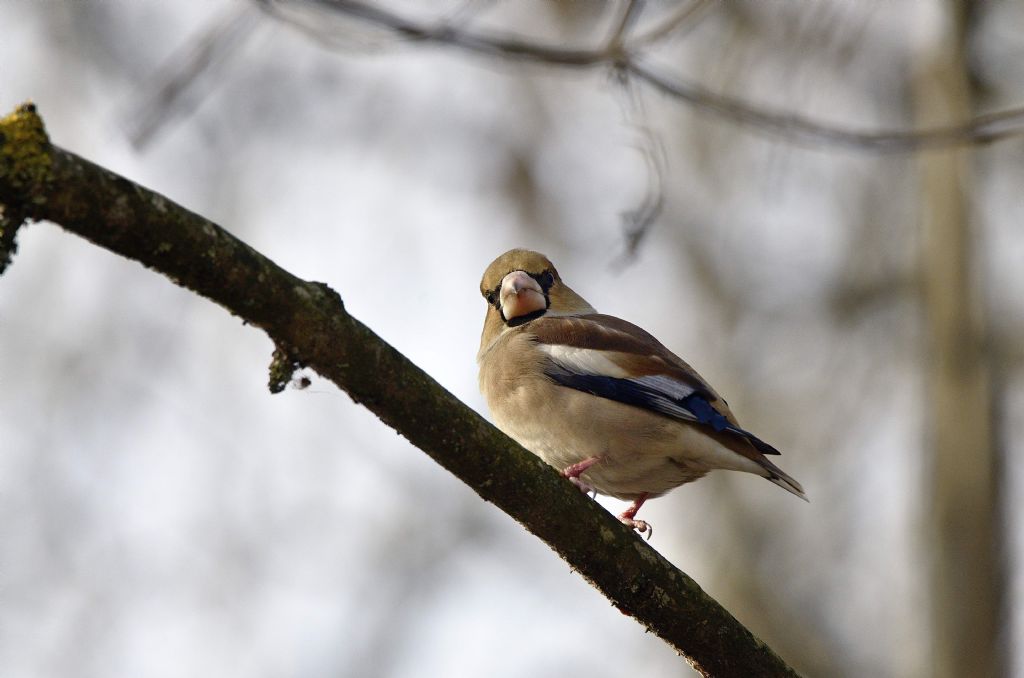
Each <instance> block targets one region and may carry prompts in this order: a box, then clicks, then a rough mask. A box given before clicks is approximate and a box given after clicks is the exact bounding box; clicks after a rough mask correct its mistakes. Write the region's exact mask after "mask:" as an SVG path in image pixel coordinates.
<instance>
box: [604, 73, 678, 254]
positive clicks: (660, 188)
mask: <svg viewBox="0 0 1024 678" xmlns="http://www.w3.org/2000/svg"><path fill="white" fill-rule="evenodd" d="M620 91H621V93H622V97H621V98H622V99H623V101H622V110H623V117H624V118H625V121H626V124H627V125H628V126H629V127H630V128H631V129H633V130H635V131H636V134H637V137H638V138H637V141H636V144H635V147H636V150H637V152H638V153H640V154H641V155H642V156H643V159H644V167H645V169H646V170H647V181H646V182H645V184H646V190H645V192H644V195H643V197H642V198H641V200H640V202H639V203H638V204H637V205H636V206H635V207H633V208H631V209H629V210H626V211H625V212H623V213H622V230H623V235H624V236H625V238H624V239H625V243H624V244H625V247H624V249H623V251H622V252H621V253H620V254H619V256H618V257H616V259H615V263H616V264H617V265H620V266H622V265H625V264H627V263H629V262H630V261H632V260H633V259H634V258H635V257H636V254H637V251H638V250H639V248H640V244H641V243H642V242H643V240H644V239H645V238H646V237H647V235H648V234H649V233H650V231H651V228H652V227H653V226H654V223H655V222H656V221H657V219H658V217H659V216H661V213H662V210H664V208H665V173H666V171H667V168H666V165H667V163H668V161H667V158H666V155H665V144H664V143H663V142H662V140H661V138H660V137H659V136H658V135H657V134H655V132H654V130H653V129H652V128H651V125H650V122H649V121H648V117H647V109H646V107H645V106H644V101H643V99H642V98H641V93H640V92H638V91H637V89H636V86H635V85H634V84H633V83H631V82H630V80H629V76H628V75H627V74H625V73H622V87H621V88H620Z"/></svg>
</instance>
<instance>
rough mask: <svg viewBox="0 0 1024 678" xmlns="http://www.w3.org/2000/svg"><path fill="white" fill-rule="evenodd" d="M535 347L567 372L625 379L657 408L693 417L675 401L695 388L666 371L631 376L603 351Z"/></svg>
mask: <svg viewBox="0 0 1024 678" xmlns="http://www.w3.org/2000/svg"><path fill="white" fill-rule="evenodd" d="M538 348H539V349H540V350H541V351H543V352H544V353H546V354H547V355H548V357H549V358H551V360H552V361H554V363H555V364H556V365H558V366H559V367H561V368H562V369H564V370H566V371H568V372H571V373H575V374H589V375H594V376H599V377H608V378H611V379H625V380H627V381H629V382H630V383H632V384H635V385H637V386H639V387H640V388H641V389H643V390H644V391H646V392H647V393H648V394H649V395H650V397H651V398H652V399H653V400H655V401H657V403H658V405H659V409H661V410H663V411H665V412H666V413H670V414H673V415H675V416H677V417H680V418H683V419H694V416H693V413H692V412H690V411H689V410H687V409H686V408H685V407H683V406H682V405H680V404H679V403H678V401H680V400H682V399H683V398H685V397H686V396H688V395H690V394H692V393H694V392H695V391H696V389H695V388H694V387H693V386H691V385H690V384H687V383H685V382H682V381H679V380H678V379H673V378H672V377H670V376H668V375H667V374H650V375H647V376H643V377H631V376H630V374H629V372H627V371H626V370H624V369H623V368H622V367H620V366H619V365H618V364H617V363H615V361H613V360H612V359H611V358H609V357H608V356H607V355H606V354H605V351H597V350H595V349H592V348H580V347H579V346H566V345H564V344H541V345H540V346H538Z"/></svg>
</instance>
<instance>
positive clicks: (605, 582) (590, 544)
mask: <svg viewBox="0 0 1024 678" xmlns="http://www.w3.org/2000/svg"><path fill="white" fill-rule="evenodd" d="M0 205H2V206H4V211H5V213H7V211H8V210H12V211H13V212H15V213H19V214H24V215H25V216H27V217H28V218H31V219H36V220H41V219H45V220H49V221H52V222H55V223H57V224H59V225H60V226H62V227H63V228H64V229H66V230H68V231H70V232H72V233H75V234H77V235H80V236H82V237H83V238H86V239H87V240H89V241H91V242H93V243H95V244H96V245H99V246H100V247H103V248H105V249H108V250H110V251H112V252H115V253H117V254H120V255H122V256H124V257H127V258H129V259H134V260H136V261H138V262H140V263H142V264H143V265H145V266H147V267H149V268H151V269H153V270H154V271H157V272H159V273H162V274H163V275H166V276H167V277H169V278H170V279H171V280H172V281H174V282H175V283H177V284H178V285H181V286H182V287H185V288H187V289H190V290H192V291H194V292H196V293H198V294H200V295H202V296H204V297H206V298H208V299H210V300H212V301H215V302H216V303H218V304H220V305H221V306H223V307H224V308H226V309H227V310H228V311H230V312H231V313H233V314H234V315H237V316H238V317H239V318H241V319H242V320H243V321H245V322H246V323H248V324H251V325H254V326H256V327H259V328H261V329H262V330H264V331H265V332H266V333H267V335H268V336H269V337H270V339H271V340H272V341H273V342H274V345H275V348H276V354H275V358H274V368H275V369H276V370H277V372H276V374H275V376H274V380H275V381H277V382H278V383H279V382H280V380H281V375H282V372H288V371H289V370H290V369H292V367H294V365H296V364H301V365H305V366H308V367H310V368H312V369H314V370H316V371H317V372H318V373H319V374H321V375H323V376H324V377H326V378H327V379H330V380H331V381H333V382H334V383H335V384H337V385H338V387H340V388H341V389H343V390H344V391H346V392H347V393H348V394H349V396H351V398H352V399H353V400H354V401H355V402H357V403H361V404H362V405H364V406H365V407H367V408H369V409H370V410H372V411H373V412H374V413H375V414H376V415H377V416H378V417H380V419H381V420H382V421H383V422H384V423H386V424H388V425H389V426H391V427H392V428H394V429H395V430H396V431H398V432H399V433H401V434H402V435H403V436H405V437H406V438H408V439H409V441H410V442H412V443H413V444H414V445H416V446H417V447H419V448H420V449H422V450H423V451H424V452H426V453H427V454H428V455H430V457H431V458H433V459H434V460H435V461H437V462H438V463H439V464H441V465H442V466H443V467H445V468H446V469H448V470H449V471H451V472H452V473H453V474H455V475H456V476H457V477H458V478H460V479H461V480H462V481H463V482H465V483H466V484H467V485H469V486H470V487H472V488H473V490H474V491H476V493H477V494H479V495H480V496H481V497H482V498H483V499H484V500H486V501H489V502H492V503H494V504H495V505H496V506H498V507H499V508H500V509H502V510H503V511H505V512H506V513H507V514H509V515H510V516H512V517H513V518H514V519H515V520H517V521H518V522H520V523H521V524H522V525H523V526H524V527H525V528H526V529H527V530H529V531H530V532H532V533H533V534H535V535H536V536H538V537H539V538H540V539H542V540H543V541H544V542H545V543H547V544H548V545H549V546H550V547H551V548H552V549H553V550H555V551H556V552H557V553H558V554H559V555H560V556H561V557H562V558H564V559H565V561H566V562H568V563H569V565H570V566H571V567H572V568H573V569H575V570H577V571H578V572H579V573H580V574H581V575H583V577H584V578H586V579H587V580H588V581H589V582H591V583H592V584H593V585H594V586H595V588H597V589H599V590H600V591H601V592H602V593H604V594H605V596H607V597H608V599H609V600H611V602H612V603H613V604H614V605H615V606H616V607H617V608H619V609H620V610H621V611H622V612H624V613H626V614H629V615H631V616H632V617H634V618H635V619H636V620H637V621H638V622H640V623H641V624H642V625H643V626H644V627H646V628H647V629H648V630H650V631H651V632H653V633H655V634H657V635H658V636H660V637H661V638H663V639H664V640H665V641H666V642H667V643H669V644H670V645H671V646H672V647H673V648H674V649H676V650H677V651H678V652H679V653H681V654H683V655H685V656H686V658H687V659H688V660H689V661H690V663H691V664H692V665H693V666H694V667H695V668H696V669H697V670H698V671H700V672H701V673H703V674H704V675H708V676H744V677H748V678H749V677H758V676H765V677H767V676H795V675H796V673H795V672H794V671H793V670H792V669H791V668H790V667H788V666H787V665H786V664H785V663H784V662H783V661H782V660H781V659H780V658H779V657H778V656H777V655H776V654H775V653H774V652H773V651H772V650H771V649H770V648H769V647H768V646H766V645H765V644H764V643H762V642H761V641H760V640H758V639H757V638H756V637H754V636H753V635H752V634H751V633H750V632H749V631H748V630H747V629H746V628H744V627H743V626H742V625H741V624H740V623H739V622H738V621H736V619H734V618H733V617H732V616H731V615H730V614H729V613H728V612H727V611H726V610H724V609H723V608H722V607H721V606H720V605H718V603H716V602H715V601H714V600H713V599H712V598H711V597H710V596H708V595H707V594H706V593H704V591H702V590H701V589H700V587H699V586H698V585H697V584H696V583H695V582H694V581H693V580H692V579H690V578H689V577H688V576H687V575H686V574H684V573H683V572H681V571H679V570H678V569H676V568H675V567H674V566H673V565H672V564H671V563H669V562H668V561H667V560H666V559H665V558H663V557H662V556H661V555H659V554H658V553H657V552H656V551H654V550H653V549H652V548H651V547H650V546H649V545H647V544H646V543H644V542H643V541H642V540H641V539H639V537H638V536H637V535H635V534H634V533H633V532H632V531H631V530H629V529H627V528H626V527H625V526H623V525H622V524H620V523H619V522H618V521H617V520H615V519H614V518H613V517H612V516H611V515H610V514H609V513H608V512H607V511H605V510H604V509H603V508H601V506H600V505H599V504H597V503H596V502H593V501H591V500H590V499H588V498H587V497H586V496H584V495H583V494H581V493H580V492H579V491H578V490H577V489H576V488H575V487H574V486H572V485H571V484H570V483H567V482H565V481H564V480H563V479H561V478H560V477H559V475H558V474H557V473H556V472H555V471H554V470H553V469H552V468H551V467H549V466H547V465H546V464H545V463H544V462H542V461H541V460H540V459H539V458H538V457H536V456H534V455H533V454H531V453H529V452H527V451H526V450H524V449H523V448H521V447H519V446H518V445H517V444H515V443H514V442H512V440H510V439H509V438H507V437H506V436H505V435H504V434H502V433H501V432H499V431H498V430H497V429H496V428H494V427H493V426H491V425H490V424H488V423H487V422H486V421H484V419H483V418H481V417H480V416H479V415H478V414H477V413H476V412H474V411H472V410H471V409H469V408H468V407H466V406H465V405H464V404H462V403H461V402H460V401H459V400H457V399H456V398H455V397H454V396H453V395H452V394H450V393H449V392H448V391H446V390H445V389H444V388H442V387H441V386H440V385H439V384H438V383H437V382H435V381H434V380H433V379H431V378H430V376H429V375H427V374H426V373H424V372H423V371H422V370H420V369H419V368H417V367H416V366H415V365H413V364H412V363H411V362H409V360H408V359H406V358H405V357H404V356H402V355H401V354H400V353H399V352H398V351H396V350H395V349H394V348H392V347H391V346H390V345H389V344H387V343H386V342H385V341H384V340H382V339H381V338H380V337H378V336H377V335H375V334H374V333H373V332H372V331H371V330H370V329H369V328H367V327H366V326H365V325H363V324H362V323H361V322H359V321H358V320H357V319H355V318H353V317H352V316H351V315H349V314H348V313H347V312H346V311H345V308H344V306H343V305H342V301H341V298H340V297H339V296H338V294H337V293H336V292H334V291H333V290H331V289H330V288H328V287H327V286H326V285H324V284H322V283H316V282H307V281H305V280H301V279H299V278H297V277H295V276H294V275H292V274H291V273H289V272H287V271H285V270H283V269H281V268H280V267H278V266H277V265H276V264H274V263H273V262H272V261H270V260H269V259H267V258H265V257H264V256H263V255H261V254H260V253H259V252H257V251H255V250H254V249H252V248H251V247H249V246H248V245H246V244H245V243H243V242H242V241H240V240H238V239H237V238H235V237H234V236H232V235H231V234H229V233H227V232H226V231H224V230H223V229H221V228H219V227H218V226H217V225H215V224H213V223H211V222H210V221H207V220H206V219H204V218H202V217H201V216H199V215H196V214H193V213H192V212H189V211H188V210H186V209H184V208H183V207H180V206H179V205H177V204H175V203H173V202H171V201H170V200H168V199H167V198H164V197H163V196H161V195H158V194H156V193H153V192H151V191H149V190H147V189H145V188H142V187H141V186H138V185H137V184H134V183H132V182H131V181H129V180H127V179H125V178H123V177H120V176H118V175H116V174H113V173H111V172H109V171H107V170H105V169H103V168H102V167H99V166H97V165H94V164H93V163H91V162H89V161H87V160H85V159H83V158H80V157H78V156H76V155H74V154H73V153H70V152H68V151H65V150H62V149H61V148H58V147H56V146H53V145H51V144H50V143H49V141H48V139H47V138H46V134H45V131H44V130H43V124H42V121H41V120H40V118H39V117H38V116H37V114H36V112H35V108H34V107H33V106H31V105H25V106H22V107H21V108H20V109H18V110H17V111H16V112H15V113H13V114H12V115H10V116H8V117H6V118H4V119H3V120H0ZM552 507H558V508H557V510H552Z"/></svg>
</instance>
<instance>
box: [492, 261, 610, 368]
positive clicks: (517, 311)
mask: <svg viewBox="0 0 1024 678" xmlns="http://www.w3.org/2000/svg"><path fill="white" fill-rule="evenodd" d="M516 273H520V274H526V276H528V279H527V277H526V276H523V275H513V274H516ZM521 281H525V282H526V289H525V290H524V291H523V292H520V294H521V295H526V296H528V297H529V299H528V300H526V301H525V302H522V303H517V304H511V303H509V301H510V295H511V294H512V291H511V289H510V288H512V287H515V288H516V289H517V290H518V289H520V288H522V287H523V283H522V282H521ZM480 294H481V295H483V297H484V299H486V300H487V316H486V318H485V319H484V331H483V336H482V337H481V340H480V347H481V350H483V349H484V348H485V347H487V346H489V345H490V344H491V342H493V341H494V339H495V338H497V336H498V335H499V334H500V333H501V331H502V330H503V329H504V328H505V327H507V326H508V325H509V324H510V323H513V324H514V323H515V321H516V320H521V316H522V315H523V314H529V315H532V314H535V313H537V314H540V315H543V314H544V313H545V312H552V313H557V314H559V315H573V314H577V313H594V312H595V311H594V309H593V307H592V306H591V305H590V304H588V303H587V302H586V300H584V299H583V297H581V296H580V295H578V294H576V293H575V292H573V291H572V289H570V288H569V287H568V286H567V285H566V284H565V283H564V282H562V278H561V276H560V275H558V271H557V270H556V269H555V266H554V264H552V263H551V260H550V259H548V258H547V257H546V256H544V255H543V254H541V253H540V252H534V251H532V250H527V249H518V248H517V249H513V250H509V251H508V252H505V253H504V254H502V255H501V256H500V257H498V258H497V259H495V260H494V261H492V262H491V264H490V266H488V267H487V270H486V271H484V275H483V278H482V279H481V280H480ZM517 300H518V298H517Z"/></svg>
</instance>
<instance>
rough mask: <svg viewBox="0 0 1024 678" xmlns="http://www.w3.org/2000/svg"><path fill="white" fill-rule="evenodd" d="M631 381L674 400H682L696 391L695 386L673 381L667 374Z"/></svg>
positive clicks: (652, 375)
mask: <svg viewBox="0 0 1024 678" xmlns="http://www.w3.org/2000/svg"><path fill="white" fill-rule="evenodd" d="M630 381H632V382H635V383H637V384H640V385H641V386H643V387H645V388H649V389H651V390H652V391H657V392H658V393H664V394H665V395H667V396H668V397H670V398H672V399H673V400H682V399H683V398H685V397H686V396H688V395H690V394H692V393H694V392H695V391H696V389H695V388H693V386H691V385H689V384H687V383H684V382H682V381H679V380H678V379H673V378H672V377H670V376H668V375H667V374H651V375H648V376H646V377H636V378H635V379H630Z"/></svg>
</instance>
